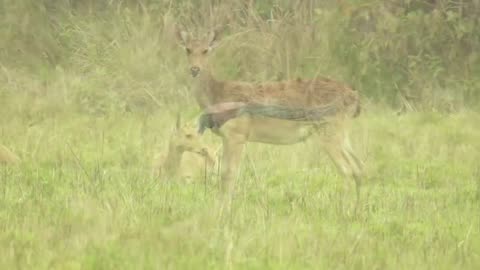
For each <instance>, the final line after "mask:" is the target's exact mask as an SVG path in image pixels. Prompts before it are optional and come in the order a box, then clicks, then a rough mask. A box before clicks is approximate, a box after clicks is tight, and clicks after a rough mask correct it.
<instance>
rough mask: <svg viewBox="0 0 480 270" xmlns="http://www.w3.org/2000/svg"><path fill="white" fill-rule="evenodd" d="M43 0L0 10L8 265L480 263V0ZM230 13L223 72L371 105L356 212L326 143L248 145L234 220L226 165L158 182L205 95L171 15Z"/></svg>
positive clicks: (219, 70) (0, 135) (2, 224)
mask: <svg viewBox="0 0 480 270" xmlns="http://www.w3.org/2000/svg"><path fill="white" fill-rule="evenodd" d="M30 2H32V1H30V0H17V1H4V3H3V4H0V9H1V11H0V12H1V13H2V14H4V15H5V16H3V17H2V16H0V21H1V23H2V25H5V27H3V28H1V29H0V37H1V38H0V59H1V61H0V62H1V63H0V143H1V144H5V145H6V146H8V147H9V148H10V149H12V150H13V151H14V152H16V153H17V154H18V155H19V156H20V157H21V158H22V160H23V162H22V163H21V164H20V165H19V166H10V167H6V166H4V167H0V269H369V270H370V269H455V268H457V269H480V209H479V208H480V166H479V165H478V160H479V159H480V126H479V125H478V123H480V115H479V114H478V112H473V111H470V110H473V109H474V108H477V107H478V97H479V96H480V95H478V93H479V92H478V89H480V80H479V78H478V74H480V73H479V72H476V71H477V70H480V69H479V67H480V65H479V59H480V58H479V57H478V54H477V53H476V52H477V51H478V47H479V44H480V43H479V40H480V39H479V36H478V33H479V32H478V31H474V30H475V29H476V28H475V26H476V25H477V24H478V23H477V20H476V19H477V17H478V16H476V15H475V10H477V9H475V8H474V7H476V6H477V5H478V4H475V3H473V2H475V1H473V2H472V3H470V2H471V1H461V2H462V4H464V7H465V8H459V7H457V5H456V4H455V5H453V4H452V3H453V2H452V1H447V0H442V1H436V2H437V4H436V5H435V8H434V6H433V5H428V6H425V7H422V6H421V5H420V6H417V5H418V4H419V2H421V1H403V2H405V3H403V2H402V4H401V6H403V8H395V7H396V6H397V5H391V3H389V2H388V1H333V0H332V1H280V2H278V1H273V2H278V3H277V4H275V5H274V3H273V2H272V1H270V0H268V1H265V0H264V1H261V0H258V1H253V2H255V5H252V6H250V7H248V5H244V4H243V3H244V2H245V1H194V0H185V1H157V0H155V1H150V0H145V1H140V2H138V1H104V2H102V1H83V2H82V1H63V2H62V3H60V2H61V1H60V2H59V1H57V2H58V3H56V4H55V5H52V4H51V1H40V0H38V1H34V2H35V5H32V3H33V2H32V3H30ZM77 2H78V3H77ZM107 2H108V3H107ZM220 2H222V5H219V6H218V10H217V11H215V12H213V13H212V14H213V15H214V17H212V18H210V15H208V16H205V14H211V8H212V5H213V4H215V3H217V4H218V3H220ZM246 2H252V1H246ZM246 2H245V3H246ZM253 2H252V3H253ZM297 2H298V3H300V4H307V3H309V4H310V5H311V6H310V5H309V6H307V5H300V6H298V5H297V4H298V3H297ZM343 2H345V3H346V4H345V3H344V4H342V3H343ZM347 2H348V3H347ZM397 2H398V1H397ZM400 2H401V1H400ZM417 2H418V3H417ZM398 4H400V3H398ZM420 4H421V3H420ZM222 7H223V9H222ZM312 7H313V8H312ZM232 11H233V13H232ZM169 14H170V15H169ZM226 15H230V17H232V18H231V20H229V27H227V28H228V29H227V33H226V35H225V37H224V39H223V43H222V46H220V47H219V48H218V49H217V50H216V52H215V54H214V55H213V56H212V58H213V59H212V64H213V67H214V69H215V74H217V75H218V77H219V78H221V79H240V80H248V81H265V80H280V79H285V78H291V79H292V78H293V79H294V78H297V77H301V78H310V77H312V76H315V75H318V74H321V75H325V76H328V77H331V78H334V79H338V80H341V81H345V82H348V83H350V84H352V85H354V86H355V88H356V89H359V91H360V92H361V93H362V95H363V96H364V100H363V101H365V103H366V105H365V110H364V111H363V112H362V115H361V117H360V118H359V119H358V120H357V121H355V123H354V127H353V132H352V140H353V141H354V142H355V143H354V147H355V148H356V150H357V152H358V153H359V156H360V157H361V158H362V159H363V160H364V161H365V162H366V166H367V176H366V178H365V183H364V187H363V193H362V195H363V204H362V207H361V209H360V210H359V212H358V213H357V214H356V215H354V214H352V213H350V212H348V211H346V208H347V206H348V204H349V203H350V202H351V201H350V200H353V198H354V197H355V195H354V193H353V190H351V192H350V193H346V195H347V197H346V199H343V196H344V195H345V192H344V191H343V188H344V180H343V179H342V177H340V176H339V175H338V173H337V172H336V170H335V167H334V165H333V164H332V163H331V162H330V161H329V159H328V158H327V157H326V155H325V154H324V153H323V152H322V151H319V149H318V147H317V145H316V143H315V141H309V142H306V143H303V144H298V145H293V146H269V145H261V144H249V145H248V146H247V150H246V153H245V156H244V159H243V163H242V169H241V174H240V176H239V179H238V181H237V185H236V196H235V199H234V203H233V208H232V212H231V215H228V216H226V217H224V218H223V219H219V218H218V216H217V214H216V211H215V210H216V207H217V201H218V197H219V192H218V177H217V176H216V175H212V176H210V177H209V178H208V179H207V181H206V182H205V181H204V179H203V178H202V177H200V178H201V179H198V181H197V182H195V183H193V184H189V185H184V184H180V183H172V182H165V181H161V180H156V179H152V178H151V176H150V164H151V160H152V157H153V156H154V154H155V152H156V151H157V150H158V148H162V147H164V146H165V145H166V141H165V140H167V138H168V135H169V131H170V130H171V128H172V127H173V125H174V117H173V115H175V113H176V111H177V110H178V108H179V107H181V106H185V105H187V106H192V105H193V104H194V98H193V97H192V95H191V94H190V91H189V85H190V82H189V76H188V74H187V69H188V67H187V64H186V59H185V56H184V53H183V52H182V51H181V50H180V49H179V48H178V46H177V44H176V41H175V39H174V33H173V30H174V28H173V26H174V23H175V22H177V20H178V21H180V23H186V24H187V25H188V24H189V23H188V22H190V21H192V23H193V24H204V25H203V27H207V26H208V25H209V23H210V22H209V20H211V19H216V18H215V16H218V17H219V22H222V17H228V16H226ZM197 20H198V22H197ZM406 37H408V38H406ZM410 40H411V41H418V42H413V43H412V42H410ZM407 97H409V99H408V100H407ZM402 98H403V99H402ZM366 101H371V102H366ZM384 103H388V104H392V105H393V106H397V107H399V106H406V107H405V108H410V105H412V106H414V107H415V108H416V109H417V110H418V111H424V112H409V113H406V114H402V115H396V114H395V113H394V112H393V111H392V110H391V109H389V108H384V107H383V106H382V105H381V104H384ZM407 105H409V106H407ZM434 111H438V112H445V113H438V112H434ZM447 112H448V113H447ZM182 113H183V114H184V116H185V117H189V116H193V115H194V113H195V112H194V111H193V109H192V110H189V111H183V112H182ZM205 136H208V138H207V140H210V141H212V142H213V143H219V139H218V138H216V137H215V136H213V135H212V134H206V135H205ZM157 145H158V146H159V147H157ZM0 166H1V165H0Z"/></svg>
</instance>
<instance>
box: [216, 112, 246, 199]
mask: <svg viewBox="0 0 480 270" xmlns="http://www.w3.org/2000/svg"><path fill="white" fill-rule="evenodd" d="M248 127H249V119H248V118H246V117H242V118H236V119H232V120H230V121H228V122H227V123H225V125H224V126H223V127H222V128H221V130H220V133H221V136H222V138H223V155H222V164H221V166H222V170H221V188H222V193H223V195H224V197H227V198H228V197H229V198H231V196H232V195H233V190H234V187H235V181H236V178H237V176H238V171H239V167H240V162H241V159H242V152H243V149H244V147H245V143H246V141H247V135H246V134H248Z"/></svg>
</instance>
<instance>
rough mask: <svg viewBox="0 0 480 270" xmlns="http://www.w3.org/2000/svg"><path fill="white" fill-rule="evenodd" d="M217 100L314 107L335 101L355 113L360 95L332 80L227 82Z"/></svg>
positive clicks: (337, 104) (217, 95) (217, 94)
mask: <svg viewBox="0 0 480 270" xmlns="http://www.w3.org/2000/svg"><path fill="white" fill-rule="evenodd" d="M222 88H223V89H222V91H221V92H220V91H219V93H216V97H217V100H215V102H216V103H220V102H231V101H236V102H245V103H262V104H274V105H284V106H289V107H297V108H313V107H319V106H326V105H331V104H334V105H336V106H339V107H341V108H344V109H347V110H352V112H353V113H354V114H355V112H356V111H357V110H358V109H359V107H358V106H359V95H358V92H357V91H355V90H354V89H353V88H351V87H350V86H348V85H346V84H343V83H340V82H337V81H334V80H331V79H328V78H315V79H311V80H302V79H296V80H289V81H280V82H267V83H258V84H256V83H245V82H225V83H224V85H223V87H222Z"/></svg>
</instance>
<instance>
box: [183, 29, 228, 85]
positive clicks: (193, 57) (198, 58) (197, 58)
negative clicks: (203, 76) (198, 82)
mask: <svg viewBox="0 0 480 270" xmlns="http://www.w3.org/2000/svg"><path fill="white" fill-rule="evenodd" d="M177 38H178V40H179V42H180V44H181V46H182V47H183V48H184V49H185V52H186V54H187V57H188V63H189V65H190V73H191V74H192V76H193V77H197V76H198V75H199V74H200V73H201V72H202V71H203V70H205V69H206V68H208V56H209V54H210V52H211V51H212V50H213V49H214V48H215V47H216V46H217V45H218V43H219V33H218V31H211V32H210V33H209V34H208V35H206V37H203V38H193V37H192V36H191V35H190V34H189V33H188V32H186V31H184V30H179V29H177Z"/></svg>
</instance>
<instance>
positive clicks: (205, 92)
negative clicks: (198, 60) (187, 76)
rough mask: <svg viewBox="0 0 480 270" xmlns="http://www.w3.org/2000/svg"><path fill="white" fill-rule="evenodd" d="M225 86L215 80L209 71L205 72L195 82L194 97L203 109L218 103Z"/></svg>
mask: <svg viewBox="0 0 480 270" xmlns="http://www.w3.org/2000/svg"><path fill="white" fill-rule="evenodd" d="M222 87H223V84H222V82H221V81H218V80H217V79H215V78H214V76H213V75H212V73H211V71H210V70H209V69H206V70H203V71H202V72H201V73H200V74H199V76H198V78H196V80H195V87H194V96H195V99H196V100H197V103H198V105H200V107H201V108H202V109H205V108H207V107H209V106H210V105H213V104H215V103H216V102H217V100H218V99H219V95H220V94H221V91H222Z"/></svg>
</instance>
